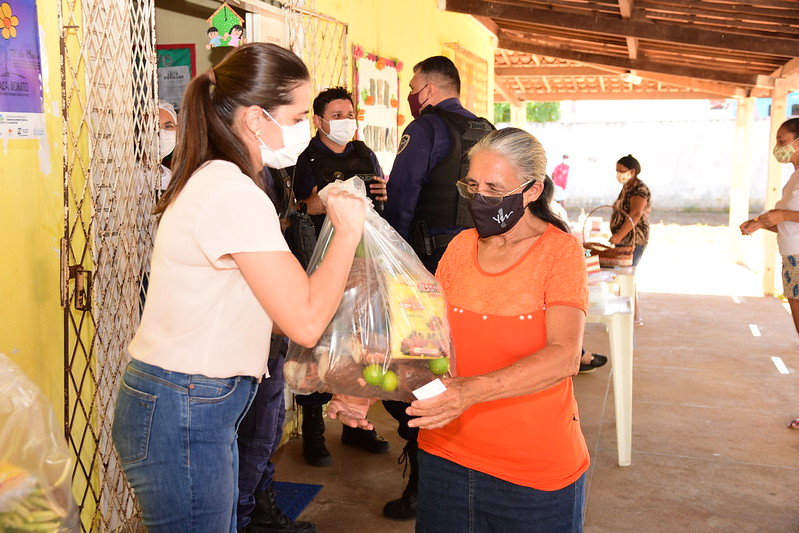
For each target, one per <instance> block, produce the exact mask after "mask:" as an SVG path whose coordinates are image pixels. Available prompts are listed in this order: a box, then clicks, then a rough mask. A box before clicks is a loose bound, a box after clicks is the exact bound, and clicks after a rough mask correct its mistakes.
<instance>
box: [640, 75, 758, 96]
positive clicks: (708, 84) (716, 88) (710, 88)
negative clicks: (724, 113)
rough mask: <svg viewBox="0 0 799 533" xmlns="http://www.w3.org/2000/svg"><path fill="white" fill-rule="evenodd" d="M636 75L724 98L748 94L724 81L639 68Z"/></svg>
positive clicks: (747, 91)
mask: <svg viewBox="0 0 799 533" xmlns="http://www.w3.org/2000/svg"><path fill="white" fill-rule="evenodd" d="M638 75H639V76H641V77H642V78H644V79H646V80H652V81H657V82H663V83H668V84H669V85H678V86H680V87H685V88H686V89H692V90H694V91H698V92H703V93H710V94H715V95H716V96H715V98H718V97H719V96H723V97H726V98H745V97H747V96H749V90H748V89H745V88H743V87H735V86H734V85H726V84H724V83H714V82H712V81H702V80H696V79H693V78H686V77H683V76H672V75H670V74H659V73H655V72H642V71H640V70H639V71H638Z"/></svg>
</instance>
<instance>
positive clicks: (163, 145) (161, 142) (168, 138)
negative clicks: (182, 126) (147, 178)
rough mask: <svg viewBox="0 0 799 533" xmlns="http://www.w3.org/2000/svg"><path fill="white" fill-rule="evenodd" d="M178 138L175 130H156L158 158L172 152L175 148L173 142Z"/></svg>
mask: <svg viewBox="0 0 799 533" xmlns="http://www.w3.org/2000/svg"><path fill="white" fill-rule="evenodd" d="M177 138H178V132H177V131H175V130H159V131H158V155H159V156H160V157H159V159H163V158H165V157H166V156H168V155H169V154H171V153H172V150H174V149H175V142H176V141H177Z"/></svg>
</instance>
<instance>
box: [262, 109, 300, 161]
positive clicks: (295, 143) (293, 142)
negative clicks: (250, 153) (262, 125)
mask: <svg viewBox="0 0 799 533" xmlns="http://www.w3.org/2000/svg"><path fill="white" fill-rule="evenodd" d="M262 111H263V112H264V113H266V116H267V117H269V119H270V120H271V121H272V122H274V123H275V124H277V125H278V126H279V127H280V130H281V132H282V133H283V148H279V149H277V150H273V149H271V148H269V147H268V146H267V145H266V143H264V142H263V141H262V140H261V139H260V138H259V139H258V141H259V142H260V143H261V162H262V163H263V164H264V166H267V167H270V168H286V167H291V166H294V165H296V164H297V158H298V157H300V154H301V153H303V152H304V151H305V149H306V148H308V143H309V142H311V128H310V126H309V124H308V120H307V119H305V120H301V121H300V122H297V123H296V124H294V125H292V126H282V125H281V124H280V123H279V122H278V121H277V120H275V119H274V118H272V115H270V114H269V112H268V111H267V110H266V109H262Z"/></svg>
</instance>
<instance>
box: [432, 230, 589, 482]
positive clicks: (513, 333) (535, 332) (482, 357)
mask: <svg viewBox="0 0 799 533" xmlns="http://www.w3.org/2000/svg"><path fill="white" fill-rule="evenodd" d="M436 276H437V277H438V278H439V279H440V281H441V283H442V286H443V289H444V294H445V295H446V298H447V306H448V318H449V324H450V328H451V330H452V341H453V345H454V349H455V365H456V369H457V375H459V376H474V375H479V374H485V373H488V372H491V371H494V370H497V369H499V368H503V367H505V366H508V365H509V364H511V363H513V362H514V361H517V360H519V359H522V358H524V357H527V356H529V355H531V354H533V353H535V352H537V351H538V350H540V349H541V348H543V347H544V346H545V345H546V322H545V316H546V309H547V307H550V306H556V305H566V306H570V307H576V308H578V309H581V310H583V312H586V311H587V310H588V287H587V282H586V271H585V262H584V259H583V253H582V247H581V245H580V244H579V242H578V241H577V239H576V238H574V237H573V236H571V235H569V234H567V233H564V232H563V231H561V230H559V229H557V228H556V227H554V226H552V225H550V226H548V228H547V229H546V231H545V232H544V233H543V234H542V235H541V236H540V237H539V238H538V239H537V240H536V241H535V243H533V245H532V246H531V247H530V249H529V250H528V251H527V252H525V254H524V255H523V256H522V257H521V258H520V259H519V260H518V261H517V262H516V263H515V264H514V265H512V266H511V267H509V268H508V269H506V270H504V271H502V272H497V273H491V272H485V271H484V270H482V269H481V268H480V265H479V264H478V261H477V232H476V231H475V230H466V231H463V232H461V233H460V234H459V235H458V236H457V237H456V238H455V239H454V240H453V241H452V242H451V243H450V245H449V247H448V248H447V251H446V252H445V254H444V257H443V258H442V259H441V262H440V263H439V267H438V271H437V272H436ZM419 446H420V447H421V448H422V449H423V450H425V451H426V452H428V453H431V454H434V455H437V456H440V457H443V458H445V459H448V460H450V461H453V462H455V463H458V464H460V465H461V466H465V467H467V468H471V469H473V470H478V471H480V472H484V473H486V474H489V475H492V476H495V477H497V478H500V479H504V480H506V481H509V482H511V483H515V484H517V485H523V486H527V487H533V488H535V489H538V490H558V489H561V488H563V487H566V486H567V485H570V484H571V483H574V482H575V481H576V480H577V479H578V478H579V477H580V476H581V475H582V473H583V472H585V470H586V469H587V468H588V465H589V458H588V449H587V448H586V445H585V440H584V438H583V434H582V431H581V430H580V422H579V416H578V411H577V402H576V400H575V398H574V389H573V387H572V380H571V378H568V379H565V380H563V381H561V382H560V383H558V384H556V385H553V386H551V387H549V388H547V389H545V390H543V391H540V392H537V393H535V394H529V395H525V396H518V397H514V398H504V399H501V400H493V401H489V402H484V403H480V404H477V405H474V406H472V407H471V408H469V409H467V410H466V411H465V412H464V413H463V414H462V415H461V416H460V417H459V418H457V419H456V420H454V421H452V422H450V423H449V424H448V425H447V426H445V427H443V428H440V429H433V430H421V431H420V432H419Z"/></svg>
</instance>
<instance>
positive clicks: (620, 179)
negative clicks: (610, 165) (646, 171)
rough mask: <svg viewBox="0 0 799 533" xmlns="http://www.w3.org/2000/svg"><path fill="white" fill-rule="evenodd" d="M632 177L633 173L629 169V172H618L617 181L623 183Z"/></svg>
mask: <svg viewBox="0 0 799 533" xmlns="http://www.w3.org/2000/svg"><path fill="white" fill-rule="evenodd" d="M632 177H633V173H632V171H631V170H628V171H627V172H616V181H618V182H619V183H622V184H624V183H627V182H628V181H630V179H632Z"/></svg>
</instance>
